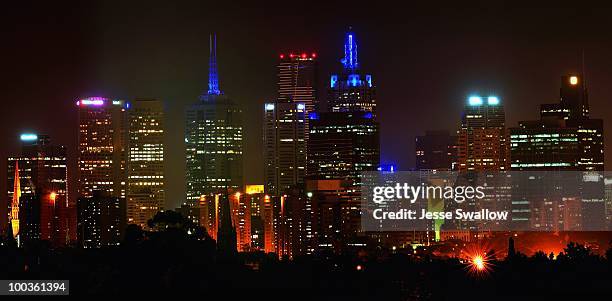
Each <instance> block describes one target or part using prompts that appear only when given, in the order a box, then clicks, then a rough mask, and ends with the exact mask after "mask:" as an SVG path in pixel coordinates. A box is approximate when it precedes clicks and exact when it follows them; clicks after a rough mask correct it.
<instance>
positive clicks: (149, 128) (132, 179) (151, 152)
mask: <svg viewBox="0 0 612 301" xmlns="http://www.w3.org/2000/svg"><path fill="white" fill-rule="evenodd" d="M129 124H130V125H129V126H130V128H129V133H130V135H129V155H128V156H129V159H128V196H127V210H128V212H127V217H128V223H130V224H136V225H140V226H141V227H143V228H144V227H146V225H147V221H148V220H149V219H151V218H153V216H155V213H157V212H158V211H160V210H163V209H164V201H165V197H164V196H165V194H164V183H165V181H164V111H163V106H162V103H161V101H159V100H153V99H137V100H136V101H134V102H133V103H132V105H131V108H130V111H129Z"/></svg>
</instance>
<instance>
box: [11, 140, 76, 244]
mask: <svg viewBox="0 0 612 301" xmlns="http://www.w3.org/2000/svg"><path fill="white" fill-rule="evenodd" d="M20 138H21V154H20V155H19V156H17V157H9V158H8V182H9V184H10V185H9V187H10V190H9V191H8V196H9V199H12V208H11V220H12V231H13V234H14V235H17V234H20V236H21V241H23V242H25V241H27V240H31V239H42V240H47V241H49V242H51V243H52V245H53V246H61V245H64V244H66V242H67V240H69V238H68V237H67V236H68V232H69V230H70V229H71V228H72V230H74V229H73V228H74V226H73V225H72V222H71V218H70V216H69V214H68V209H69V204H68V195H67V189H66V188H67V186H66V182H67V181H66V179H67V169H66V148H65V147H64V146H55V145H52V144H51V140H50V139H49V137H48V136H45V135H37V134H32V133H28V134H22V135H21V137H20Z"/></svg>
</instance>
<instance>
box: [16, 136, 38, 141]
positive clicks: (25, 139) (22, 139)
mask: <svg viewBox="0 0 612 301" xmlns="http://www.w3.org/2000/svg"><path fill="white" fill-rule="evenodd" d="M20 138H21V141H34V140H38V135H36V134H21V137H20Z"/></svg>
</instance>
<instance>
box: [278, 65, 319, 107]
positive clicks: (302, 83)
mask: <svg viewBox="0 0 612 301" xmlns="http://www.w3.org/2000/svg"><path fill="white" fill-rule="evenodd" d="M316 86H317V54H316V53H312V54H307V53H301V54H293V53H290V54H281V55H280V62H279V64H278V102H293V103H303V104H304V105H305V106H306V114H308V113H310V112H314V111H315V110H317V109H318V108H317V107H318V105H319V104H318V99H317V90H316Z"/></svg>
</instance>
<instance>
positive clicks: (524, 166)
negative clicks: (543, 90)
mask: <svg viewBox="0 0 612 301" xmlns="http://www.w3.org/2000/svg"><path fill="white" fill-rule="evenodd" d="M510 132H511V136H510V139H511V160H512V166H511V167H512V170H522V171H584V172H585V173H583V174H580V175H578V174H576V176H577V177H579V178H580V179H576V181H577V182H575V183H571V182H566V183H562V184H558V183H555V182H550V181H551V180H550V179H551V177H552V176H551V175H546V176H542V177H535V180H537V181H539V182H535V184H533V183H531V186H535V187H542V186H547V185H548V186H550V185H555V187H559V189H556V190H555V193H554V194H551V193H550V192H549V191H537V189H536V191H532V192H531V194H532V195H533V194H536V197H535V198H534V197H532V199H536V200H540V199H546V202H544V201H536V202H533V201H530V200H528V199H527V198H516V202H513V207H515V208H514V210H520V212H522V214H520V215H514V217H513V219H519V220H522V221H523V223H525V224H527V221H529V224H528V225H523V226H525V227H527V226H528V227H532V228H533V227H536V228H538V229H544V230H548V229H550V230H553V231H555V230H580V229H583V230H587V229H588V230H602V229H604V228H605V227H606V226H605V219H606V217H605V201H604V184H603V183H604V179H603V174H602V173H601V172H602V171H603V170H604V141H603V136H604V134H603V120H601V119H591V118H590V117H589V105H588V93H587V87H586V81H585V80H584V77H583V76H580V75H575V74H570V75H564V76H562V77H561V89H560V97H559V102H558V103H552V104H543V105H541V107H540V119H539V120H532V121H523V122H520V123H519V127H518V128H513V129H511V130H510ZM557 181H559V180H557ZM531 182H533V181H531ZM540 182H541V183H547V185H544V184H540ZM563 184H564V185H563ZM577 186H579V187H577ZM538 193H539V195H537V194H538ZM538 197H539V198H538ZM519 203H520V204H522V205H521V206H519ZM519 207H520V208H519ZM551 212H552V213H551Z"/></svg>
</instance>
